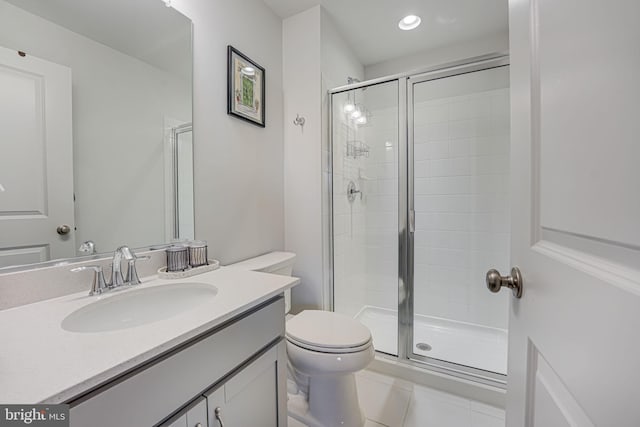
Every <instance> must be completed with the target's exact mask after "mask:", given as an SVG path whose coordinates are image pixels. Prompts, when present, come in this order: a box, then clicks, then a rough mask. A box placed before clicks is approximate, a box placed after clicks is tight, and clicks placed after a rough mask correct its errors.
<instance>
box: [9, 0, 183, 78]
mask: <svg viewBox="0 0 640 427" xmlns="http://www.w3.org/2000/svg"><path fill="white" fill-rule="evenodd" d="M6 1H7V2H9V3H11V4H13V5H15V6H17V7H19V8H21V9H24V10H26V11H28V12H31V13H33V14H35V15H38V16H40V17H42V18H44V19H46V20H48V21H51V22H54V23H56V24H58V25H60V26H62V27H65V28H67V29H69V30H71V31H73V32H75V33H78V34H82V35H83V36H85V37H88V38H90V39H92V40H95V41H97V42H99V43H102V44H104V45H107V46H109V47H111V48H113V49H116V50H118V51H120V52H123V53H126V54H127V55H130V56H133V57H136V58H138V59H140V60H142V61H144V62H147V63H149V64H152V65H154V66H156V67H158V68H161V69H163V70H166V71H169V72H172V73H176V74H179V75H181V76H184V77H185V78H191V21H190V20H189V19H188V18H186V17H185V16H184V15H182V14H180V13H179V12H177V11H176V10H174V9H173V8H168V7H166V6H165V5H164V3H163V2H162V1H161V0H135V1H131V0H102V1H95V0H91V1H87V0H46V1H43V0H6Z"/></svg>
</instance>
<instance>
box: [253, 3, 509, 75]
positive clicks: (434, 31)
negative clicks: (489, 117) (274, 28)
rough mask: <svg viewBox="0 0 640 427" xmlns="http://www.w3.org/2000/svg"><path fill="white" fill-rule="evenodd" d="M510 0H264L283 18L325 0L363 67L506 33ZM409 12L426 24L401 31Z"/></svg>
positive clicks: (329, 11) (326, 5)
mask: <svg viewBox="0 0 640 427" xmlns="http://www.w3.org/2000/svg"><path fill="white" fill-rule="evenodd" d="M507 1H508V0H264V2H265V3H266V4H267V5H268V6H269V7H271V8H272V9H273V10H274V11H275V12H276V13H277V14H278V15H279V16H280V17H282V18H287V17H289V16H292V15H295V14H296V13H299V12H302V11H304V10H307V9H308V8H310V7H312V6H315V5H317V4H321V5H322V6H323V7H324V8H325V9H326V10H327V12H328V13H329V14H330V15H331V16H332V18H333V19H334V21H335V23H336V24H337V26H338V28H339V30H340V32H341V33H342V36H343V37H344V38H345V39H346V41H347V43H348V44H349V45H350V46H351V48H352V49H353V51H354V53H355V55H356V56H357V57H358V59H359V60H360V62H361V63H362V64H363V65H365V66H367V65H371V64H376V63H378V62H382V61H386V60H388V59H393V58H398V57H402V56H406V55H410V54H413V53H416V52H420V51H424V50H429V49H435V48H439V47H442V46H446V45H449V44H454V43H459V42H464V41H468V40H473V39H476V38H479V37H483V36H488V35H492V34H496V33H502V32H506V31H507V30H508V15H507V13H508V11H507V7H508V5H507ZM409 14H413V15H418V16H420V17H421V18H422V25H420V26H419V27H418V28H417V29H415V30H413V31H402V30H400V29H399V28H398V21H399V20H400V19H401V18H402V17H404V16H406V15H409Z"/></svg>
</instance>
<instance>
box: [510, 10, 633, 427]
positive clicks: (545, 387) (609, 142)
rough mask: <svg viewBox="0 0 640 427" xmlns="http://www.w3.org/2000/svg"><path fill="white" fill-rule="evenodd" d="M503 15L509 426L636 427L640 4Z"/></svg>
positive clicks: (528, 11) (516, 11)
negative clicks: (519, 291)
mask: <svg viewBox="0 0 640 427" xmlns="http://www.w3.org/2000/svg"><path fill="white" fill-rule="evenodd" d="M509 15H510V18H509V19H510V55H511V112H512V114H511V116H512V123H511V125H512V126H511V128H512V134H511V141H512V151H511V153H512V155H511V160H512V175H511V176H512V180H513V183H512V236H513V237H512V262H513V264H514V265H517V266H518V267H520V270H521V271H522V275H523V277H524V294H523V296H522V299H520V300H516V299H512V304H511V313H510V324H509V366H508V393H507V425H508V426H509V427H521V426H537V427H556V426H558V427H559V426H603V427H609V426H611V427H614V426H615V427H626V426H629V427H631V426H634V427H637V426H640V404H639V402H640V401H639V400H638V384H640V340H638V328H639V327H640V192H639V191H638V185H639V184H640V166H639V165H638V164H639V163H640V79H638V70H640V49H639V48H638V40H640V26H638V24H637V18H638V17H639V16H640V2H638V1H616V2H603V1H600V0H580V1H578V0H568V1H557V0H510V1H509ZM503 273H506V272H503ZM503 292H505V290H503Z"/></svg>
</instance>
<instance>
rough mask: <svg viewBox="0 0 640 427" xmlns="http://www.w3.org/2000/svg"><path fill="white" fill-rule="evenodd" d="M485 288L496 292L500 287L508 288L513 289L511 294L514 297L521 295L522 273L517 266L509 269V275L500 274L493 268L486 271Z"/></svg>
mask: <svg viewBox="0 0 640 427" xmlns="http://www.w3.org/2000/svg"><path fill="white" fill-rule="evenodd" d="M486 280H487V288H489V290H490V291H491V292H498V291H500V289H502V287H503V286H504V287H505V288H509V289H511V290H512V291H513V296H514V297H516V298H518V299H519V298H521V297H522V286H523V283H522V274H520V269H519V268H518V267H513V268H512V269H511V275H510V276H501V275H500V272H499V271H498V270H495V269H493V268H492V269H491V270H489V271H487V278H486Z"/></svg>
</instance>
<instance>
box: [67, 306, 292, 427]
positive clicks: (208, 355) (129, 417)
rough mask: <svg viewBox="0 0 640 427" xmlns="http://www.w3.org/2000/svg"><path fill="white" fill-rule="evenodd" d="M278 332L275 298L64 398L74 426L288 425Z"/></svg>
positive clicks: (280, 316) (280, 311) (280, 322)
mask: <svg viewBox="0 0 640 427" xmlns="http://www.w3.org/2000/svg"><path fill="white" fill-rule="evenodd" d="M283 337H284V299H283V298H282V296H280V297H279V298H275V299H273V300H271V301H270V302H268V303H264V304H262V305H261V306H258V307H256V308H253V309H250V310H248V311H247V312H245V313H243V314H240V315H238V316H236V317H235V318H234V319H231V320H230V321H228V322H226V323H225V324H223V325H221V326H218V327H216V328H214V329H212V330H210V331H208V332H205V333H204V334H202V335H201V336H200V337H198V338H195V339H193V340H192V341H191V342H188V343H185V344H182V345H179V346H178V347H177V348H174V349H173V350H170V351H169V352H168V353H167V354H166V355H164V356H161V357H160V358H158V359H157V360H155V361H153V362H150V363H147V364H143V365H142V366H139V367H137V368H135V369H134V370H133V371H132V372H130V373H129V374H126V375H124V376H121V377H120V378H115V379H112V380H111V381H110V382H108V383H107V384H105V385H104V386H102V387H99V388H98V389H96V390H94V391H93V392H91V393H90V394H88V395H85V396H82V397H80V398H78V399H76V400H74V401H71V402H68V403H70V405H71V409H70V417H69V418H70V423H71V427H87V426H91V427H113V426H118V427H129V426H131V427H134V426H135V427H139V426H154V425H156V426H157V425H161V426H162V427H207V426H208V427H220V426H221V425H223V424H224V426H225V427H249V426H260V427H270V426H274V427H275V426H278V427H286V425H287V394H286V387H287V385H286V354H285V343H284V338H283ZM216 408H220V411H221V412H220V413H219V416H220V417H222V421H223V423H220V422H219V420H218V419H217V418H216V415H215V409H216ZM207 413H208V414H207ZM172 414H174V415H172ZM198 424H200V425H199V426H198Z"/></svg>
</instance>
